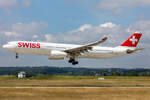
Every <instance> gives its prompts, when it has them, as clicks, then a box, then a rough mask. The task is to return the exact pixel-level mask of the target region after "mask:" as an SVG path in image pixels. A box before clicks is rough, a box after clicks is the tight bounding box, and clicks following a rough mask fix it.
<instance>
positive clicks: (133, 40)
mask: <svg viewBox="0 0 150 100" xmlns="http://www.w3.org/2000/svg"><path fill="white" fill-rule="evenodd" d="M141 36H142V33H141V32H135V33H133V34H132V36H130V37H129V38H128V40H126V41H125V42H124V43H123V44H121V45H120V46H126V47H136V46H137V44H138V42H139V40H140V38H141Z"/></svg>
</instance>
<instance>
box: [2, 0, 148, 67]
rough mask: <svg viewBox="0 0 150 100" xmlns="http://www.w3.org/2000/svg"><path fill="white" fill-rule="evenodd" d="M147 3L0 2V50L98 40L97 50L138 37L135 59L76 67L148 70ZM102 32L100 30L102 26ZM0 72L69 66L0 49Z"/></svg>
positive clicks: (111, 0)
mask: <svg viewBox="0 0 150 100" xmlns="http://www.w3.org/2000/svg"><path fill="white" fill-rule="evenodd" d="M149 10H150V1H148V0H132V1H131V0H0V41H1V43H0V46H2V45H3V44H5V43H7V42H8V41H13V40H35V41H46V42H57V43H77V44H85V43H90V42H93V41H97V40H98V39H100V38H101V37H103V36H108V38H109V40H108V41H106V42H105V43H104V44H102V46H117V45H120V44H121V43H122V42H123V41H125V40H126V39H127V38H128V37H129V36H130V35H131V34H132V33H133V32H134V31H142V32H143V37H142V40H141V41H140V44H139V47H144V48H146V49H145V50H144V51H142V52H141V53H139V54H133V55H130V56H126V57H120V58H114V59H105V60H104V59H99V60H89V59H83V60H82V59H81V60H79V61H80V64H79V65H78V66H77V67H80V66H83V67H90V66H92V67H131V68H134V67H146V68H149V64H150V54H149V50H150V46H149V42H150V36H149V34H150V33H149V32H150V28H149V26H150V14H149ZM104 25H105V26H106V27H105V28H104V27H102V26H104ZM0 52H1V53H0V54H1V56H0V59H1V60H0V66H20V65H21V66H26V65H29V66H36V65H41V66H42V65H52V66H60V67H64V66H71V65H70V64H68V63H67V61H66V60H65V62H64V61H49V60H48V59H47V58H48V57H47V56H38V55H20V59H19V60H15V59H14V55H15V54H14V53H10V52H8V51H5V50H3V49H2V48H1V47H0Z"/></svg>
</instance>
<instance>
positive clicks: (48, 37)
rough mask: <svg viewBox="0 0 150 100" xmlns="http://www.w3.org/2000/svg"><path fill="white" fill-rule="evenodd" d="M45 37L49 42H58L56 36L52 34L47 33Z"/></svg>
mask: <svg viewBox="0 0 150 100" xmlns="http://www.w3.org/2000/svg"><path fill="white" fill-rule="evenodd" d="M45 39H46V41H48V42H56V39H55V37H53V35H52V34H46V35H45Z"/></svg>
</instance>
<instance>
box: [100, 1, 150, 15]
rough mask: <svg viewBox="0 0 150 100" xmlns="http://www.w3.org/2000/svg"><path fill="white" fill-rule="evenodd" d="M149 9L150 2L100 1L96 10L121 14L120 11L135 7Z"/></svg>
mask: <svg viewBox="0 0 150 100" xmlns="http://www.w3.org/2000/svg"><path fill="white" fill-rule="evenodd" d="M146 6H147V7H149V6H150V0H101V1H100V2H99V3H98V4H97V8H99V9H103V10H108V11H112V12H114V13H121V12H122V10H125V9H128V8H135V7H146Z"/></svg>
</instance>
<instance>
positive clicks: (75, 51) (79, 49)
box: [64, 37, 107, 57]
mask: <svg viewBox="0 0 150 100" xmlns="http://www.w3.org/2000/svg"><path fill="white" fill-rule="evenodd" d="M106 40H107V37H104V38H102V39H101V40H100V41H97V42H94V43H91V44H87V45H84V46H81V47H77V48H72V49H68V50H65V51H64V52H66V53H67V54H68V55H69V56H70V57H77V56H79V55H81V53H85V52H88V50H92V48H93V46H96V45H98V44H100V43H103V42H104V41H106Z"/></svg>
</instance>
